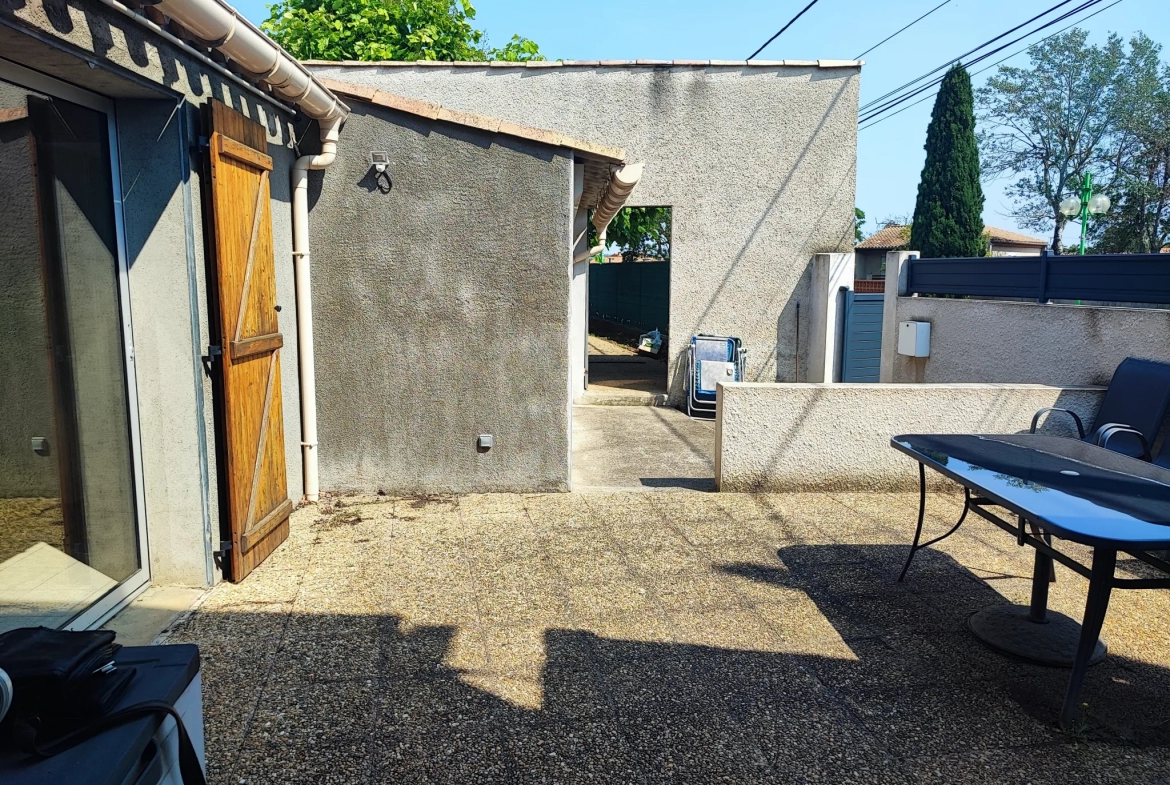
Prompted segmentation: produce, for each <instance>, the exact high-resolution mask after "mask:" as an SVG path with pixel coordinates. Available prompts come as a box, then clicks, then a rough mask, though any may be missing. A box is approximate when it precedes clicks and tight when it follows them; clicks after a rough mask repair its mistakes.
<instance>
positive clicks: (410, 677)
mask: <svg viewBox="0 0 1170 785" xmlns="http://www.w3.org/2000/svg"><path fill="white" fill-rule="evenodd" d="M916 505H917V497H916V496H902V495H887V494H855V495H845V494H837V495H832V494H807V495H806V494H776V495H749V494H714V493H699V492H692V491H661V492H651V493H646V492H631V493H612V494H609V493H592V494H581V493H578V494H560V495H535V496H523V495H510V494H493V495H483V496H463V497H455V498H439V497H435V498H418V499H388V498H385V497H349V498H337V499H331V500H327V501H325V502H323V503H322V504H321V505H320V506H318V507H306V508H303V509H301V510H298V511H297V512H296V513H295V514H294V516H293V519H292V525H291V532H292V533H291V535H290V538H289V540H288V542H286V543H285V544H284V545H283V546H282V547H281V548H280V549H278V550H277V551H276V553H274V554H273V556H272V557H271V558H270V559H269V560H268V561H267V562H266V563H265V564H264V565H262V566H261V567H260V568H259V569H258V570H257V571H256V572H254V573H253V574H252V575H251V576H250V577H249V578H248V579H247V580H245V581H244V582H243V583H241V584H239V585H231V584H222V585H220V586H219V587H218V588H216V589H215V590H214V591H213V592H211V593H210V595H209V596H208V597H207V599H206V600H205V601H204V602H203V604H202V605H201V606H200V607H199V609H198V610H197V611H195V612H194V613H192V614H191V615H190V616H189V617H188V618H187V619H186V620H185V621H183V622H181V623H180V624H179V625H178V626H177V627H176V628H175V629H173V630H172V631H171V632H170V633H169V634H168V639H169V642H194V643H197V644H199V646H200V649H201V652H202V658H203V679H204V690H205V693H204V713H205V720H206V734H207V755H208V759H209V767H210V779H211V781H212V782H215V783H221V784H222V785H229V784H230V785H237V784H242V783H268V782H271V783H372V782H378V783H381V782H388V783H389V782H394V783H414V782H451V783H478V782H485V783H496V782H499V783H505V782H506V783H517V782H520V783H523V782H533V783H537V782H547V783H561V782H565V783H576V782H597V783H643V782H644V783H651V782H654V783H656V782H680V783H682V782H695V783H708V782H744V783H755V782H762V783H772V782H775V783H800V782H826V783H852V782H856V783H920V782H940V783H941V782H946V783H967V782H971V783H1009V782H1011V783H1015V782H1018V783H1033V785H1040V783H1059V785H1070V783H1097V782H1100V783H1115V782H1116V783H1166V782H1170V749H1168V747H1167V745H1168V744H1170V593H1168V592H1165V591H1145V592H1133V591H1128V592H1126V591H1119V592H1115V594H1114V599H1113V602H1112V604H1111V606H1110V610H1109V615H1108V617H1107V618H1106V621H1105V629H1104V632H1103V637H1104V638H1105V640H1106V641H1107V642H1108V644H1109V647H1110V656H1109V658H1108V659H1107V660H1106V661H1105V662H1103V663H1102V664H1100V665H1097V666H1095V667H1093V668H1091V669H1090V671H1089V675H1088V679H1087V681H1086V688H1085V692H1084V701H1085V711H1084V716H1083V719H1082V721H1081V722H1080V724H1079V725H1078V726H1077V727H1076V728H1075V729H1074V730H1073V731H1072V732H1071V733H1062V732H1060V731H1058V730H1057V728H1056V724H1055V720H1056V715H1057V712H1058V710H1059V706H1060V702H1061V699H1062V697H1063V692H1064V687H1065V680H1066V678H1067V672H1066V671H1061V670H1052V669H1046V668H1040V667H1036V666H1031V665H1026V664H1022V663H1018V662H1015V661H1012V660H1009V659H1006V658H1004V657H1001V656H999V655H997V654H995V653H993V652H991V651H990V650H988V649H986V648H984V647H983V646H982V645H980V644H979V643H978V642H976V641H975V639H974V638H973V637H971V635H970V634H969V633H968V632H967V630H966V619H967V616H968V615H969V614H970V613H972V612H973V611H975V610H978V609H980V608H983V607H985V606H987V605H990V604H992V603H997V602H1009V601H1010V602H1020V603H1023V602H1026V601H1027V598H1028V588H1029V576H1030V575H1031V569H1032V565H1031V555H1032V551H1031V550H1030V549H1021V548H1018V547H1016V545H1015V541H1014V539H1012V538H1011V537H1009V536H1007V535H1006V534H1004V533H1003V532H1000V531H999V530H998V529H994V528H993V527H992V526H990V524H986V523H985V522H982V521H978V520H974V521H969V522H968V523H966V524H964V527H963V528H962V529H961V530H960V531H959V533H958V534H956V535H955V536H954V537H952V538H951V539H949V540H946V541H944V542H943V543H941V544H940V545H939V546H938V547H937V549H932V550H931V551H928V552H923V553H921V554H919V556H918V558H917V559H916V561H915V564H914V566H913V567H912V568H911V571H910V575H909V577H908V579H907V582H906V583H904V584H898V583H896V582H895V578H896V577H897V573H898V570H899V569H900V568H901V563H902V560H903V559H904V558H905V555H906V544H907V543H908V541H909V539H910V537H911V535H912V533H913V526H914V517H915V512H916ZM960 506H961V501H960V499H959V497H958V496H948V495H937V496H933V497H932V498H931V499H930V510H931V513H930V515H929V517H928V534H929V532H930V531H933V532H934V533H936V534H937V533H941V532H942V531H945V528H946V527H949V525H950V523H952V522H953V521H954V519H955V517H957V514H958V511H959V509H960ZM1057 569H1058V578H1059V579H1058V582H1057V583H1056V584H1055V585H1054V586H1053V587H1052V594H1051V601H1050V607H1052V608H1053V609H1055V610H1059V611H1062V612H1064V613H1067V614H1069V615H1071V616H1073V617H1075V618H1080V616H1081V613H1082V610H1083V603H1084V597H1085V591H1086V582H1085V581H1084V580H1083V579H1081V578H1079V577H1078V576H1076V575H1075V574H1073V573H1071V572H1070V571H1069V570H1067V569H1064V568H1060V567H1058V568H1057ZM1119 569H1121V570H1131V571H1138V570H1139V569H1140V568H1139V567H1138V566H1136V565H1134V564H1133V563H1132V562H1124V563H1123V564H1122V565H1121V566H1120V568H1119Z"/></svg>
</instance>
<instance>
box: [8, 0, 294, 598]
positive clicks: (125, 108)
mask: <svg viewBox="0 0 1170 785" xmlns="http://www.w3.org/2000/svg"><path fill="white" fill-rule="evenodd" d="M62 46H63V47H67V48H68V49H69V50H71V51H79V52H81V53H84V54H85V57H86V58H87V59H88V60H89V61H91V62H93V63H96V64H97V66H98V67H96V68H91V67H90V66H89V65H88V64H87V62H86V59H82V58H80V57H76V56H73V55H72V54H69V53H67V52H66V51H63V50H62V49H61V48H60V47H62ZM0 51H3V53H4V56H5V57H10V58H12V59H13V60H15V61H17V62H20V63H22V64H25V65H28V66H30V67H34V68H36V69H38V70H40V71H43V72H45V73H48V74H50V75H53V76H56V77H58V78H61V79H63V80H65V81H69V82H72V83H74V84H77V85H78V86H81V87H84V88H86V89H89V90H91V91H93V92H96V93H99V94H101V95H106V96H109V97H111V98H113V99H115V101H116V112H117V119H118V126H117V128H118V150H119V154H120V157H121V172H120V175H121V180H122V188H123V202H124V204H123V207H124V210H123V212H124V228H125V244H126V255H127V261H128V264H129V266H130V273H129V291H130V309H131V314H130V315H131V318H132V320H133V341H134V355H135V356H134V360H135V365H136V385H137V394H138V415H139V423H140V428H141V439H140V446H141V465H142V485H143V491H144V494H145V507H146V510H145V511H146V519H147V530H148V548H149V555H150V561H151V570H152V580H153V581H154V582H155V583H160V584H180V585H194V586H199V585H205V584H206V583H207V582H208V581H209V580H214V579H215V577H216V574H217V571H216V570H215V569H214V568H213V566H212V564H211V555H210V551H211V549H212V548H213V547H217V546H218V542H219V539H220V532H219V525H220V521H219V507H218V488H217V478H216V444H215V430H214V419H213V397H212V388H211V384H210V381H209V380H208V379H207V378H206V376H205V375H204V373H203V371H202V369H201V367H200V362H199V358H200V356H201V355H202V354H203V353H205V352H206V351H207V345H208V344H209V343H210V332H209V329H208V317H207V314H208V292H207V275H208V270H207V267H206V264H205V262H206V256H205V253H204V233H203V223H202V221H203V216H202V212H203V210H202V198H201V197H202V194H201V182H200V157H199V156H198V155H197V154H192V153H191V147H192V146H193V145H194V144H195V142H196V140H197V139H198V137H199V135H200V133H201V132H200V131H199V118H198V106H200V105H202V104H203V103H204V102H206V101H207V100H208V99H209V98H212V97H214V98H218V99H219V100H222V101H224V102H225V103H227V104H228V105H229V106H232V107H233V108H236V109H238V110H240V111H242V112H243V113H244V114H245V115H247V116H249V117H251V118H253V119H255V120H257V121H259V122H260V123H261V124H263V125H264V126H265V128H266V129H267V131H268V144H269V148H268V152H269V154H270V155H271V156H272V157H273V163H274V169H273V176H272V178H271V189H272V221H273V246H274V252H275V258H276V269H277V280H276V284H277V301H278V303H280V304H281V305H282V311H281V315H280V326H281V330H282V332H283V333H284V348H283V349H282V359H283V362H282V369H283V371H282V377H283V378H282V387H283V397H284V402H285V403H284V411H285V423H284V425H285V450H286V460H287V465H288V483H289V495H290V496H291V498H292V499H293V500H294V501H295V500H296V499H299V498H300V497H301V495H302V492H303V488H302V480H301V473H302V469H301V451H300V446H299V443H300V423H299V386H298V384H297V372H296V369H297V346H296V310H295V300H294V284H293V278H292V256H291V254H292V237H291V207H290V192H289V178H288V174H287V173H288V172H289V170H290V168H291V166H292V162H293V160H294V158H295V153H294V152H293V150H292V149H290V144H291V140H292V138H293V137H292V129H291V126H290V114H288V113H287V112H286V111H285V110H283V109H281V108H280V107H278V106H276V105H274V104H273V103H271V102H269V101H266V100H265V99H262V98H260V97H259V96H258V95H257V94H256V93H254V92H253V91H251V90H249V89H247V88H246V87H243V86H242V85H240V84H238V83H237V82H235V81H233V80H231V79H229V78H227V77H225V76H224V75H223V74H222V73H220V72H218V71H217V70H215V69H214V68H212V67H211V66H209V65H208V64H206V63H204V62H202V61H200V60H199V59H197V58H194V57H192V56H190V55H189V54H188V53H186V52H185V51H184V50H183V49H181V48H179V47H176V46H174V45H172V44H171V43H169V42H167V41H165V40H164V39H163V38H161V37H159V36H157V35H156V34H155V33H153V32H151V31H149V30H147V29H145V28H143V27H141V26H139V25H138V24H136V23H135V22H134V21H132V20H129V19H127V18H125V17H124V16H122V15H120V14H118V13H115V12H113V11H110V10H109V9H106V8H104V7H102V6H101V5H99V4H96V3H93V2H84V0H68V1H67V2H61V3H55V2H54V3H50V2H45V0H29V2H27V3H24V4H22V5H21V6H20V7H18V8H14V7H13V6H7V7H5V8H0ZM176 106H178V109H176ZM180 126H182V129H180ZM181 130H182V132H180V131H181ZM184 157H186V158H187V164H188V165H187V166H184V160H183V158H184ZM188 169H189V170H190V171H189V173H188ZM201 442H202V444H203V445H204V446H205V449H206V461H204V459H203V455H202V454H201V446H200V445H201ZM204 466H206V467H207V468H206V472H205V469H204ZM205 474H206V477H205Z"/></svg>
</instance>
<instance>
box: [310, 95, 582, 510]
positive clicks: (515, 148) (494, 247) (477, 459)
mask: <svg viewBox="0 0 1170 785" xmlns="http://www.w3.org/2000/svg"><path fill="white" fill-rule="evenodd" d="M354 103H355V106H354V107H353V114H351V115H350V118H349V120H348V121H347V122H346V126H345V131H344V133H343V142H342V144H341V145H340V149H339V154H338V158H337V161H336V162H335V163H334V164H333V165H332V166H331V167H330V168H329V169H327V170H326V171H325V172H324V173H322V174H317V173H314V174H313V176H312V180H311V181H310V194H311V196H310V200H311V201H310V204H311V206H312V212H311V218H310V224H311V227H312V233H313V240H312V242H313V267H312V275H313V277H312V281H313V311H314V319H313V321H314V330H315V341H314V343H315V347H316V357H317V405H318V422H319V429H320V444H321V447H320V453H321V457H320V462H321V464H320V465H321V486H322V488H323V489H327V490H345V489H361V490H367V491H373V490H379V489H381V490H385V491H387V492H444V491H465V490H473V489H491V490H501V491H502V490H525V491H527V490H564V489H567V488H568V483H569V443H568V433H569V429H568V416H569V401H568V384H567V380H568V373H569V370H568V353H567V351H566V347H567V346H568V320H569V247H570V244H571V243H572V237H571V236H570V228H571V216H570V208H571V204H570V202H571V198H572V169H573V161H572V158H571V157H568V155H567V153H566V151H564V150H559V149H557V148H553V147H549V146H546V145H540V144H536V143H532V142H526V141H522V140H518V139H514V138H511V137H505V136H502V135H496V134H491V133H487V132H484V131H480V130H477V129H472V128H466V127H461V126H456V125H452V124H448V123H443V122H438V121H430V120H426V119H424V118H419V117H416V116H413V115H408V114H404V113H400V112H397V111H395V110H390V109H383V108H381V107H376V106H370V105H367V104H361V103H358V102H354ZM371 150H379V151H381V150H385V151H388V152H389V154H390V158H391V165H390V169H389V172H388V174H389V176H390V180H391V181H392V183H393V186H392V187H387V186H386V184H385V182H384V181H381V188H380V187H379V181H378V180H376V179H375V178H374V177H373V172H372V169H371V167H370V159H369V154H370V151H371ZM479 434H492V435H493V437H494V440H495V446H494V447H493V448H492V449H491V450H490V451H488V452H479V451H478V450H477V448H476V437H477V435H479Z"/></svg>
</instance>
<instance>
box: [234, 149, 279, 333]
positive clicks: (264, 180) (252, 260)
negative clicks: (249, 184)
mask: <svg viewBox="0 0 1170 785" xmlns="http://www.w3.org/2000/svg"><path fill="white" fill-rule="evenodd" d="M267 199H268V171H267V170H264V171H262V172H260V182H259V183H257V184H256V206H255V208H254V209H253V210H252V233H251V235H250V237H249V238H248V261H247V262H245V263H244V288H243V291H242V292H240V309H239V313H238V315H237V316H236V333H235V338H234V339H233V340H236V341H238V340H240V332H241V331H242V330H243V329H244V316H245V315H246V314H247V313H248V290H249V289H250V288H251V287H252V268H253V267H254V266H255V264H256V245H257V240H258V238H259V235H260V223H261V219H263V217H264V202H265V201H266V200H267ZM271 228H272V227H271V226H269V230H271Z"/></svg>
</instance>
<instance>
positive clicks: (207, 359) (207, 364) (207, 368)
mask: <svg viewBox="0 0 1170 785" xmlns="http://www.w3.org/2000/svg"><path fill="white" fill-rule="evenodd" d="M220 357H223V347H222V346H208V347H207V354H205V355H203V356H202V357H200V358H199V359H200V360H201V361H202V362H203V372H204V373H205V374H207V376H208V378H210V377H211V364H212V363H213V362H215V361H216V360H218V359H219V358H220Z"/></svg>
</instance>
